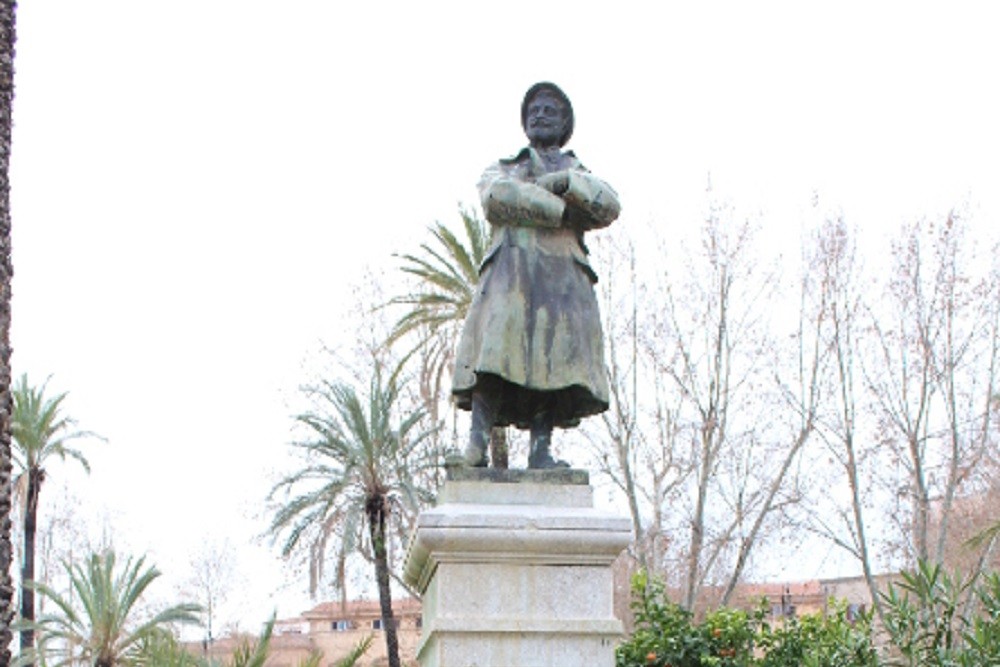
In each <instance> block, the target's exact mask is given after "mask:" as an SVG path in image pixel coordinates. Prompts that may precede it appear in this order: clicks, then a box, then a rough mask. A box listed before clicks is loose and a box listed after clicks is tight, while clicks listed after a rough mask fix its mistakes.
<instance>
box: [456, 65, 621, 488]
mask: <svg viewBox="0 0 1000 667" xmlns="http://www.w3.org/2000/svg"><path fill="white" fill-rule="evenodd" d="M573 125H574V115H573V107H572V105H571V104H570V101H569V98H568V97H567V96H566V94H565V93H563V91H562V90H561V89H559V87H558V86H556V85H554V84H551V83H538V84H535V85H534V86H532V87H531V88H530V89H529V90H528V92H527V94H526V95H525V96H524V101H523V102H522V103H521V126H522V127H523V128H524V132H525V134H526V135H527V137H528V146H527V147H526V148H524V149H523V150H521V151H520V152H519V153H518V154H517V155H515V156H514V157H512V158H510V159H503V160H499V161H498V162H496V163H495V164H493V165H491V166H490V167H489V168H487V170H486V172H485V173H484V174H483V176H482V178H481V179H480V181H479V193H480V197H481V199H482V204H483V212H484V213H485V215H486V220H487V221H488V222H489V223H490V226H491V228H492V243H491V246H490V249H489V251H488V252H487V253H486V257H485V259H484V260H483V263H482V266H481V267H480V269H479V272H480V277H479V283H478V286H477V290H476V294H475V297H474V298H473V301H472V304H471V306H470V308H469V314H468V317H467V318H466V321H465V326H464V328H463V331H462V336H461V339H460V340H459V343H458V350H457V353H456V360H455V375H454V379H453V383H452V393H453V395H454V396H455V399H456V402H457V404H458V406H459V407H460V408H462V409H465V410H471V411H472V428H471V432H470V434H469V442H468V446H467V448H466V451H465V459H466V462H467V463H468V465H471V466H476V467H481V466H485V465H486V449H487V445H488V443H489V433H490V429H491V428H492V427H493V426H506V425H509V424H513V425H515V426H517V427H518V428H524V429H530V432H531V440H530V452H529V455H528V468H554V467H565V466H566V464H565V463H564V462H562V461H557V460H555V459H554V458H553V457H552V455H551V453H550V451H549V448H550V445H551V439H552V429H553V427H554V426H558V427H561V428H568V427H572V426H576V425H577V424H579V423H580V419H581V418H582V417H587V416H589V415H594V414H598V413H600V412H603V411H605V410H607V409H608V384H607V377H606V376H607V371H606V369H605V365H604V342H603V337H602V334H601V320H600V315H599V313H598V309H597V297H596V296H595V295H594V287H593V285H594V283H596V282H597V274H596V273H594V270H593V269H592V268H591V266H590V263H589V262H588V261H587V254H588V251H587V246H586V245H585V244H584V234H585V233H586V232H588V231H590V230H592V229H598V228H601V227H606V226H608V225H610V224H611V223H612V222H613V221H614V220H615V219H616V218H617V217H618V213H619V211H620V207H619V204H618V196H617V195H616V194H615V191H614V190H612V189H611V187H610V186H609V185H607V184H606V183H604V182H603V181H601V180H600V179H598V178H597V177H596V176H594V175H593V174H591V173H590V172H589V171H587V169H585V168H584V167H583V165H582V164H581V163H580V161H579V160H578V159H577V158H576V156H575V155H574V154H573V153H572V152H571V151H566V152H564V151H563V150H562V147H563V146H564V145H565V144H566V142H567V141H569V138H570V136H571V135H572V134H573Z"/></svg>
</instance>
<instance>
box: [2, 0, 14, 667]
mask: <svg viewBox="0 0 1000 667" xmlns="http://www.w3.org/2000/svg"><path fill="white" fill-rule="evenodd" d="M16 7H17V3H16V2H14V0H0V667H8V665H10V660H11V653H10V643H11V640H12V639H13V638H14V637H13V634H12V633H11V631H10V624H11V621H12V620H13V616H14V584H13V581H12V579H11V576H10V567H11V561H12V559H13V557H14V556H13V548H12V547H13V545H12V544H11V524H10V516H11V509H12V506H13V487H12V485H11V471H12V469H13V461H12V458H11V450H10V416H11V395H10V279H11V275H12V274H13V272H14V271H13V267H12V266H11V261H10V137H11V109H12V106H13V101H14V40H15V9H16Z"/></svg>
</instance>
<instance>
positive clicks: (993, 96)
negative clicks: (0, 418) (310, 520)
mask: <svg viewBox="0 0 1000 667" xmlns="http://www.w3.org/2000/svg"><path fill="white" fill-rule="evenodd" d="M654 6H656V7H657V9H650V8H652V7H654ZM998 13H1000V10H998V9H996V7H995V5H994V4H992V3H987V2H982V3H966V2H951V3H947V4H945V3H936V4H929V3H928V4H925V3H913V2H905V3H904V2H886V3H875V2H858V3H852V2H846V3H845V2H836V3H825V4H820V3H802V2H794V3H793V2H789V3H770V2H766V3H744V2H731V3H728V2H727V3H719V2H705V3H655V5H654V3H652V2H650V3H630V2H615V3H612V2H601V3H596V2H544V3H543V2H501V1H494V2H463V3H459V2H453V3H443V2H423V3H410V2H371V3H359V2H351V3H347V2H343V3H338V2H321V1H319V0H316V1H306V0H286V1H285V2H282V3H275V2H273V1H270V2H260V1H257V0H238V1H237V0H232V1H225V0H197V1H195V0H170V1H169V2H168V1H165V0H119V1H111V0H92V1H90V2H79V1H78V0H46V1H45V2H39V1H35V2H24V3H21V6H20V7H19V8H18V42H17V61H16V69H17V78H16V85H17V90H16V99H15V108H14V112H15V115H14V122H15V129H14V146H13V150H14V153H13V160H12V187H13V192H12V199H13V215H14V239H13V241H14V264H15V280H14V304H13V307H14V320H13V332H12V338H13V346H14V360H13V364H14V370H15V373H17V374H20V373H21V372H27V373H29V375H30V376H31V377H32V378H33V379H34V380H36V381H40V380H42V379H43V378H45V377H46V376H47V375H49V374H51V375H52V376H53V379H52V381H51V385H50V386H51V387H52V388H53V389H56V390H69V391H70V397H69V400H68V403H67V404H66V407H67V410H68V411H70V412H71V413H72V414H73V415H74V416H75V417H76V418H77V419H78V420H79V422H80V424H81V426H82V427H84V428H88V429H92V430H94V431H97V432H99V433H101V434H102V435H104V436H106V437H107V439H108V443H107V444H99V443H95V444H93V445H92V446H88V448H87V451H88V456H89V458H90V460H91V462H92V464H93V468H94V470H93V474H92V475H91V476H90V477H89V478H83V479H82V480H80V481H79V487H78V490H77V493H78V494H79V495H80V497H81V498H83V499H84V502H83V504H82V506H81V507H80V508H79V510H78V511H79V513H80V514H81V515H85V516H86V517H87V519H86V520H87V521H90V522H94V523H99V522H100V521H101V520H103V518H104V517H107V520H108V521H109V522H110V524H111V525H112V526H113V527H114V528H115V532H116V539H117V540H118V541H119V543H120V544H122V545H125V546H127V548H129V549H131V550H134V551H136V552H148V553H149V554H150V556H151V558H152V559H153V560H155V561H156V562H157V563H158V564H159V565H160V567H161V569H164V570H167V571H169V570H171V569H173V570H175V571H176V570H178V569H181V568H185V567H186V564H187V560H188V556H189V554H191V553H192V552H193V551H194V550H195V549H196V548H197V545H198V544H199V543H201V542H204V541H205V540H206V539H208V537H209V536H213V535H228V536H230V538H231V539H232V540H234V542H235V543H237V544H241V545H242V544H244V543H246V542H247V541H248V540H249V539H250V538H251V537H252V536H253V535H254V534H256V533H257V532H259V530H260V528H261V525H260V524H259V523H257V522H255V521H254V520H253V519H252V517H253V515H254V513H255V512H258V511H259V510H260V507H261V503H262V499H263V497H264V495H265V494H266V491H267V490H268V488H269V486H270V481H268V480H269V478H268V474H269V473H271V472H272V471H273V470H274V469H275V467H278V466H280V465H282V462H283V461H284V459H285V458H286V457H287V452H288V449H287V446H286V443H287V441H288V439H289V428H290V425H291V421H290V419H289V414H290V409H289V407H288V404H287V399H288V397H289V396H291V395H293V394H294V393H295V389H296V387H297V385H298V384H299V383H300V382H301V381H303V380H304V379H307V377H308V372H309V369H308V368H304V367H303V361H304V360H305V359H308V358H309V356H310V355H311V354H312V353H314V352H315V351H316V349H317V348H318V345H319V341H321V340H326V341H331V342H332V341H335V340H336V338H337V336H338V334H339V333H340V332H341V331H342V330H343V328H344V327H343V322H342V316H343V313H344V309H345V308H346V299H347V298H349V294H348V293H347V291H346V290H345V286H347V285H349V284H350V283H351V282H352V281H353V280H355V279H356V277H357V276H358V274H359V273H360V272H361V271H362V269H363V268H364V267H366V266H377V267H380V268H381V269H382V270H385V271H386V272H387V273H386V275H387V276H388V275H391V273H392V267H393V266H394V260H393V259H392V257H391V255H392V253H393V252H400V251H409V250H412V249H413V248H415V246H416V245H417V244H418V243H419V242H421V241H422V240H424V238H425V230H426V227H427V226H428V225H430V224H431V223H433V222H434V221H435V220H443V221H451V220H455V219H456V208H457V205H458V203H459V202H465V203H471V202H473V200H474V197H475V191H474V185H475V182H476V180H477V179H478V177H479V174H480V172H481V171H482V169H483V167H484V166H486V165H487V163H489V162H491V161H493V160H494V159H496V158H497V157H500V156H503V155H508V154H510V153H512V152H514V151H516V150H517V149H518V148H519V147H520V146H521V145H522V144H523V142H524V139H523V135H522V134H521V129H520V126H519V118H518V110H519V105H520V100H521V96H522V95H523V93H524V91H525V90H526V89H527V87H528V86H529V85H531V84H532V83H534V82H536V81H539V80H552V81H555V82H557V83H558V84H560V85H561V86H562V87H563V88H564V90H565V91H566V92H567V93H568V94H569V96H570V97H571V99H572V101H573V104H574V107H575V109H576V132H575V134H574V138H573V141H572V142H571V143H570V146H569V147H570V148H573V149H574V150H576V152H577V154H578V156H580V158H581V159H582V160H583V161H584V163H585V164H586V165H587V166H589V167H590V168H591V169H592V170H593V171H595V172H596V173H598V174H599V175H601V176H602V177H604V178H606V179H607V180H608V181H609V182H610V183H612V184H613V185H614V186H616V188H617V189H618V191H619V193H620V195H621V199H622V202H623V206H624V214H623V216H622V218H621V220H620V221H619V222H618V223H617V227H618V228H621V227H622V226H630V225H632V226H635V227H638V226H641V225H644V224H647V223H649V222H654V223H655V224H657V225H659V226H662V227H663V228H664V229H667V230H671V233H672V230H677V233H678V234H679V233H681V231H682V230H683V229H686V228H690V227H691V226H693V225H696V224H697V222H698V220H699V212H700V211H701V210H702V207H703V204H704V188H705V183H706V179H707V174H708V173H709V172H711V174H712V182H713V186H714V188H715V190H716V192H718V193H719V194H721V195H722V196H725V197H729V198H732V199H733V200H734V201H735V202H736V203H737V204H738V205H739V206H740V207H742V208H744V209H746V210H760V211H762V213H763V218H762V219H763V220H764V221H765V223H764V228H765V230H764V231H765V233H766V234H768V235H773V237H774V238H775V239H776V242H777V240H778V239H782V238H788V237H789V232H790V231H793V232H794V231H796V230H797V225H798V224H799V222H800V220H801V216H800V213H801V211H802V210H804V209H805V208H807V207H808V205H809V203H810V201H811V200H812V195H813V192H817V193H818V194H819V196H820V199H821V201H822V202H823V203H824V205H825V206H829V207H832V208H835V209H842V210H843V211H844V213H845V214H846V216H847V218H848V220H849V221H853V222H855V223H857V224H860V225H861V226H863V227H865V228H866V229H885V230H890V229H892V228H894V227H895V226H896V225H898V224H899V223H900V222H902V221H904V220H909V219H913V218H915V217H919V216H921V215H936V214H939V213H941V212H943V211H945V210H947V209H948V208H950V207H952V206H956V205H963V206H967V207H968V208H969V209H970V210H971V211H973V213H974V214H975V215H977V216H978V217H979V219H980V220H984V219H985V220H987V221H988V223H987V224H990V225H992V226H994V227H995V225H996V222H995V221H996V220H997V217H996V213H997V212H998V211H1000V205H998V203H1000V192H998V184H1000V162H998V156H1000V130H998V125H1000V100H998V95H997V88H998V81H1000V78H998V75H997V64H998V63H1000V40H998V39H997V37H996V34H997V26H998V25H1000V24H998V21H997V18H998ZM614 230H615V227H612V228H611V229H610V230H609V231H608V232H607V233H610V234H613V233H615V231H614ZM793 236H794V235H793ZM873 238H874V237H873ZM595 261H596V263H597V264H598V266H599V264H600V258H599V257H598V258H596V259H595ZM62 474H65V475H66V476H67V477H70V475H71V474H70V473H64V471H63V470H62V469H59V470H53V471H52V474H51V476H50V479H51V480H52V481H51V482H50V484H51V485H53V486H54V485H56V484H57V483H58V482H57V480H58V478H59V476H60V475H62ZM70 478H71V479H73V480H74V481H75V480H76V479H77V477H75V476H73V477H70ZM244 553H245V555H244V558H246V559H247V562H248V563H249V561H250V560H251V559H252V560H253V563H254V564H253V566H252V567H251V565H249V564H247V565H246V566H245V569H246V570H247V571H248V572H251V571H252V572H254V574H252V575H251V577H252V585H248V586H247V588H246V593H245V596H246V598H245V602H244V605H243V606H244V607H245V608H250V609H258V608H259V609H260V613H259V616H260V620H263V619H264V618H266V616H267V615H269V613H270V610H271V609H272V608H273V607H274V606H275V605H278V611H279V614H280V615H283V616H288V615H292V614H295V613H297V612H298V611H300V610H301V609H303V608H304V606H303V605H305V604H306V603H305V602H303V601H302V600H303V598H302V596H301V595H296V594H297V593H300V592H301V591H302V590H303V589H304V586H305V583H304V581H303V580H298V579H295V578H294V577H293V578H292V580H291V581H290V582H285V585H286V588H285V589H283V591H282V592H280V593H279V592H278V590H279V587H280V586H282V576H281V572H280V566H279V565H277V564H275V563H272V562H269V561H268V560H267V559H266V558H264V556H262V555H261V554H262V553H264V550H250V549H249V548H247V549H246V550H245V552H244ZM254 568H256V569H254ZM261 568H263V569H261ZM807 574H819V573H807Z"/></svg>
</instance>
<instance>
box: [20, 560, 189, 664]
mask: <svg viewBox="0 0 1000 667" xmlns="http://www.w3.org/2000/svg"><path fill="white" fill-rule="evenodd" d="M64 565H65V568H66V573H67V574H68V575H69V579H70V585H71V589H72V591H73V593H74V595H72V596H69V597H64V596H63V595H60V594H59V593H57V592H56V591H55V590H53V589H51V588H49V587H48V586H46V585H45V584H41V583H35V584H32V585H33V587H34V588H35V590H37V591H38V592H39V593H40V594H41V595H43V596H45V597H47V598H49V599H50V600H51V601H52V602H53V603H54V605H55V607H56V608H57V611H56V612H54V613H48V614H44V615H42V616H41V617H40V618H39V619H38V621H37V622H35V623H33V624H32V625H33V626H34V627H35V628H36V629H37V630H39V632H40V636H39V645H38V652H39V653H41V654H42V655H43V656H46V657H50V658H51V660H50V661H48V664H50V665H52V666H53V667H59V666H60V665H73V664H77V663H79V662H85V663H89V664H92V665H95V666H96V667H115V666H116V665H135V664H142V662H143V660H144V657H143V651H144V649H145V648H146V647H147V646H148V644H149V642H150V641H151V639H152V638H153V635H155V634H156V633H158V632H161V631H162V629H163V628H164V627H165V626H167V625H168V624H170V623H197V622H198V617H197V616H196V614H197V613H198V612H200V611H201V608H200V607H199V606H198V605H194V604H178V605H174V606H171V607H168V608H166V609H164V610H162V611H160V612H158V613H156V614H153V615H152V616H151V617H148V618H144V619H140V618H138V615H139V603H140V601H141V599H142V596H143V594H144V593H146V591H147V590H148V588H149V586H150V585H151V584H152V583H153V582H154V581H155V580H156V579H157V578H158V577H159V576H160V572H159V570H157V569H156V568H155V567H153V566H146V564H145V558H138V559H133V558H132V557H128V558H126V559H125V561H124V563H122V564H121V567H116V566H117V565H118V561H117V558H116V556H115V553H114V552H113V551H107V552H105V553H101V554H92V555H91V556H90V557H89V558H88V559H87V561H86V563H85V564H84V565H80V564H74V563H68V562H67V563H65V564H64ZM33 657H34V656H33V655H32V652H30V651H29V652H28V653H27V654H25V655H22V656H21V657H20V658H19V660H20V663H19V664H24V663H25V662H28V661H30V660H31V659H32V658H33Z"/></svg>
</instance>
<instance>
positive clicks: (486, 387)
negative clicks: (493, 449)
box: [465, 378, 501, 468]
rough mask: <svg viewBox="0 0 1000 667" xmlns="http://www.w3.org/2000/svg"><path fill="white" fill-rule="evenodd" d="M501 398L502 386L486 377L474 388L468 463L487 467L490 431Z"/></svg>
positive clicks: (467, 450)
mask: <svg viewBox="0 0 1000 667" xmlns="http://www.w3.org/2000/svg"><path fill="white" fill-rule="evenodd" d="M500 400H501V393H500V387H498V386H496V383H493V382H490V381H489V380H487V379H486V378H482V379H480V381H479V382H478V383H477V384H476V388H475V389H473V390H472V429H471V431H470V433H469V445H468V446H467V447H466V448H465V464H466V465H469V466H473V467H476V468H485V467H486V464H487V463H488V461H487V458H486V452H487V449H488V447H489V444H490V431H492V430H493V425H494V424H496V421H497V411H498V410H499V409H500Z"/></svg>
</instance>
